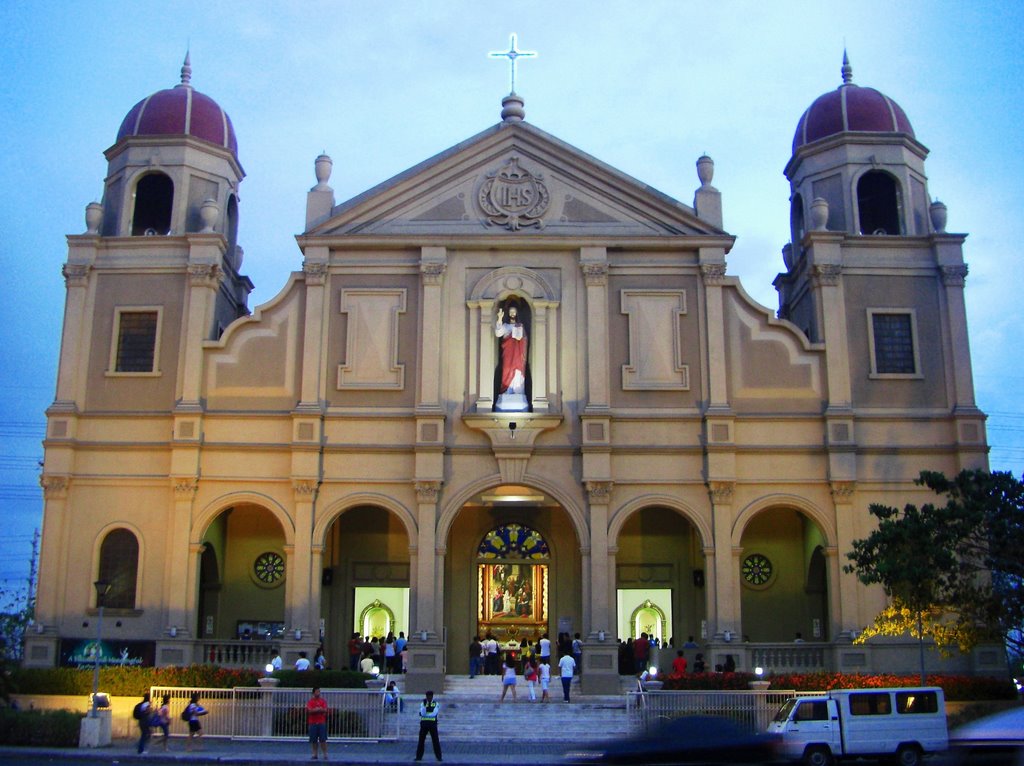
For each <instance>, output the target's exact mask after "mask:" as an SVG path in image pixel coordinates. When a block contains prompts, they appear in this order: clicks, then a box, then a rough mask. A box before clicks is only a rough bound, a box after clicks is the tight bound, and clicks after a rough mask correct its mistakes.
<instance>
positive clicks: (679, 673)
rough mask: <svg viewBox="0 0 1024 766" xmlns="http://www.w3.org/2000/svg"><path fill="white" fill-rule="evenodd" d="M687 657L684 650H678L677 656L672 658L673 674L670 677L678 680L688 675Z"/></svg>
mask: <svg viewBox="0 0 1024 766" xmlns="http://www.w3.org/2000/svg"><path fill="white" fill-rule="evenodd" d="M686 664H687V663H686V657H684V656H683V650H682V649H677V650H676V658H675V659H674V660H672V675H670V676H669V678H671V679H673V680H675V681H678V680H679V679H680V678H682V677H683V676H685V675H686Z"/></svg>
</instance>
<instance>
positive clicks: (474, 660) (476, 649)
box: [469, 636, 483, 678]
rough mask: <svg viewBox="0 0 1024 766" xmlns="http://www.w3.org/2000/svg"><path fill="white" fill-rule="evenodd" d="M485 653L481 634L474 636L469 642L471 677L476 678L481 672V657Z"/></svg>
mask: <svg viewBox="0 0 1024 766" xmlns="http://www.w3.org/2000/svg"><path fill="white" fill-rule="evenodd" d="M482 655H483V645H482V644H481V643H480V636H473V640H472V641H470V642H469V677H470V678H476V674H477V673H479V672H480V657H481V656H482Z"/></svg>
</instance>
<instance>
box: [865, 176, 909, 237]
mask: <svg viewBox="0 0 1024 766" xmlns="http://www.w3.org/2000/svg"><path fill="white" fill-rule="evenodd" d="M857 218H858V221H859V222H860V228H859V231H860V233H861V234H874V235H889V236H897V235H901V234H904V233H905V231H906V229H905V227H904V225H903V195H902V193H901V191H900V185H899V181H897V180H896V178H895V177H894V176H893V175H892V174H890V173H886V172H885V171H884V170H869V171H868V172H867V173H865V174H864V175H862V176H861V177H860V178H859V179H857Z"/></svg>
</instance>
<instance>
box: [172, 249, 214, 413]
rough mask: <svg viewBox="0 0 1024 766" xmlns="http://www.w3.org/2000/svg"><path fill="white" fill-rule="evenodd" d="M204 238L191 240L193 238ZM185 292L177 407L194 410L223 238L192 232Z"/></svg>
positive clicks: (200, 383)
mask: <svg viewBox="0 0 1024 766" xmlns="http://www.w3.org/2000/svg"><path fill="white" fill-rule="evenodd" d="M194 239H195V240H200V239H201V240H208V241H193V240H194ZM189 245H190V249H191V252H190V253H189V265H188V291H187V293H186V298H185V305H184V306H183V311H182V330H181V357H180V359H181V361H180V364H179V366H178V382H177V394H178V396H177V399H178V408H185V409H198V408H199V397H200V392H201V390H202V377H203V341H204V340H207V339H208V338H209V337H210V330H211V328H212V326H213V310H214V302H215V300H216V297H217V290H219V289H220V283H221V280H222V279H223V278H224V272H223V271H222V269H221V267H220V257H221V247H220V246H218V245H221V246H222V245H223V238H222V237H221V236H220V235H200V234H196V235H192V236H190V237H189Z"/></svg>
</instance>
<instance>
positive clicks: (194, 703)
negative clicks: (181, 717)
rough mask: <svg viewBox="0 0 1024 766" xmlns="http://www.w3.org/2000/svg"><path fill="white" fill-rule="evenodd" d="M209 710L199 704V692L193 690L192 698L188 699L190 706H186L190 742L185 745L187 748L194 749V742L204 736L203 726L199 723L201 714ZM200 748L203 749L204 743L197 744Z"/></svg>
mask: <svg viewBox="0 0 1024 766" xmlns="http://www.w3.org/2000/svg"><path fill="white" fill-rule="evenodd" d="M206 713H207V710H206V708H204V707H203V706H202V705H200V704H199V694H198V693H196V692H193V694H192V697H191V699H189V701H188V707H186V708H185V715H186V717H187V718H188V743H187V744H186V745H185V749H186V750H191V749H192V743H193V742H196V743H198V742H199V739H200V738H201V737H202V736H203V727H202V726H200V725H199V716H201V715H206ZM196 747H197V748H198V749H202V745H199V744H197V745H196Z"/></svg>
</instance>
